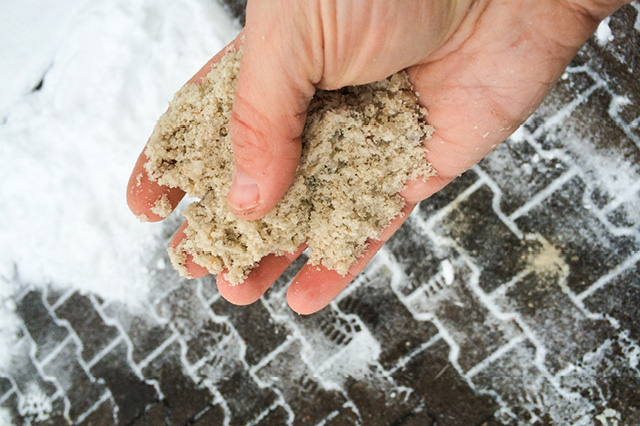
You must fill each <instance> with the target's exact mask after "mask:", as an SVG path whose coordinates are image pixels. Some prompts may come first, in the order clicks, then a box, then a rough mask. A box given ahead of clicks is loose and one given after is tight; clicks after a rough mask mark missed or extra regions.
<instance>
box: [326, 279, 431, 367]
mask: <svg viewBox="0 0 640 426" xmlns="http://www.w3.org/2000/svg"><path fill="white" fill-rule="evenodd" d="M384 275H385V274H384V272H380V273H375V274H373V276H374V278H372V279H369V280H367V281H365V282H363V283H362V284H360V285H359V286H358V287H357V288H356V290H355V291H353V292H351V293H349V294H348V296H346V297H344V298H342V299H341V300H340V302H339V303H338V306H339V308H340V310H342V311H343V312H345V313H349V314H355V315H358V317H359V318H360V320H361V321H362V322H363V323H364V325H365V326H366V327H367V329H368V330H369V331H370V332H371V334H372V335H373V336H374V337H375V339H376V340H377V341H378V342H381V353H380V357H379V359H378V360H379V362H380V364H381V365H382V366H383V367H385V368H389V367H391V366H392V365H393V364H395V363H396V362H397V360H398V359H399V358H402V357H403V356H405V355H406V354H408V353H409V352H411V351H412V350H414V349H415V348H416V347H418V346H420V345H421V344H422V343H424V342H426V341H428V340H429V339H431V338H432V337H433V336H435V335H436V334H437V332H438V331H437V329H436V327H435V326H434V325H433V324H432V323H430V322H425V321H417V320H416V319H415V318H414V317H413V315H412V314H411V312H409V311H408V310H407V308H406V307H405V305H404V304H402V303H401V302H400V300H398V298H397V296H396V295H395V294H394V293H393V291H392V290H391V287H390V283H389V280H388V279H385V277H384ZM398 330H403V332H402V333H399V332H398Z"/></svg>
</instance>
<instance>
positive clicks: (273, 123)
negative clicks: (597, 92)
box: [127, 0, 626, 314]
mask: <svg viewBox="0 0 640 426" xmlns="http://www.w3.org/2000/svg"><path fill="white" fill-rule="evenodd" d="M624 3H626V2H623V1H608V2H606V1H601V2H597V1H592V2H589V1H583V0H573V1H570V0H528V1H518V2H514V1H510V0H502V1H499V0H484V1H483V0H477V1H473V0H452V1H449V2H442V1H425V0H415V1H407V2H396V1H393V0H380V1H375V2H366V3H365V2H361V1H357V0H345V1H342V0H341V1H317V2H314V1H311V2H296V1H293V0H280V1H275V0H271V1H268V2H267V1H249V4H248V7H247V25H246V27H245V29H244V30H243V31H242V33H241V34H240V35H239V36H238V38H237V39H236V40H235V41H234V42H233V43H232V44H234V45H235V46H239V45H240V44H241V43H242V42H241V38H242V37H245V41H244V53H243V60H242V64H241V68H240V75H239V79H238V86H237V91H236V97H235V101H234V109H233V112H232V116H231V120H230V132H231V139H232V143H233V151H234V158H235V166H236V171H235V174H234V182H233V185H232V188H231V190H230V193H229V197H228V202H229V206H230V208H231V209H232V211H234V213H236V214H237V215H238V216H239V217H241V218H244V219H257V218H260V217H262V216H264V215H265V214H266V213H268V212H269V211H270V210H271V209H272V208H273V207H274V206H275V205H276V204H277V202H278V201H279V200H280V198H281V197H282V195H283V194H284V192H285V191H286V190H287V188H288V187H289V185H290V184H291V182H292V180H293V176H294V174H295V170H296V167H297V165H298V161H299V156H300V147H301V145H300V134H301V133H302V128H303V125H304V120H305V117H306V109H307V107H308V104H309V100H310V99H311V97H312V96H313V93H314V91H315V89H316V88H321V89H336V88H339V87H343V86H346V85H352V84H365V83H369V82H373V81H377V80H380V79H382V78H385V77H387V76H388V75H390V74H393V73H394V72H396V71H399V70H401V69H406V70H407V73H408V75H409V78H410V80H411V81H412V83H413V85H414V88H415V89H416V91H417V92H419V93H420V102H421V104H422V105H423V106H424V107H426V108H427V110H428V121H429V123H430V124H431V125H433V126H434V127H435V129H436V133H435V134H434V135H433V137H432V139H431V140H429V141H428V142H426V146H427V149H428V151H429V152H428V154H427V160H428V161H429V162H430V163H431V164H432V165H433V167H434V169H435V170H436V171H437V175H436V176H435V177H432V178H430V179H429V180H427V181H426V182H424V181H422V180H416V181H414V182H410V183H409V184H408V185H407V188H406V189H405V190H404V191H403V192H402V193H401V195H402V196H403V197H404V198H405V200H406V206H405V208H404V210H403V213H402V214H401V215H400V216H399V217H398V218H396V219H395V220H394V221H393V222H392V223H391V225H390V226H389V227H388V228H387V229H385V231H384V232H383V233H382V235H381V237H380V239H379V240H375V241H370V242H369V247H368V249H367V251H366V252H365V253H364V255H363V256H362V257H361V258H360V259H359V260H358V262H357V263H356V264H355V265H353V266H352V268H351V269H350V271H349V273H348V274H347V275H346V276H344V277H343V276H341V275H339V274H337V273H336V272H335V271H330V270H327V269H326V268H323V267H321V266H320V267H318V266H316V265H314V266H310V265H305V266H303V268H302V269H301V271H300V272H299V273H298V275H297V276H296V277H295V278H294V280H293V282H292V283H291V285H290V287H289V290H288V293H287V300H288V303H289V305H290V306H291V308H292V309H293V310H294V311H296V312H299V313H305V314H307V313H312V312H316V311H318V310H320V309H322V308H323V307H324V306H326V305H327V304H328V303H329V302H331V300H333V299H334V298H335V297H336V296H337V295H338V294H339V293H340V292H341V291H342V290H343V289H344V288H345V287H346V286H347V284H348V283H349V282H350V281H351V280H352V279H353V278H354V277H355V275H357V273H359V272H360V271H361V270H362V269H363V268H364V266H366V264H367V263H368V261H369V260H370V259H371V258H372V257H373V255H374V254H375V253H376V252H377V250H378V249H379V248H380V247H381V246H382V244H384V242H385V241H386V240H387V239H388V238H390V236H391V235H392V234H393V232H395V230H397V229H398V227H399V226H400V225H401V224H402V222H403V221H404V220H405V219H406V217H407V216H408V214H409V213H410V212H411V210H412V209H413V207H414V206H415V204H416V203H417V202H419V201H421V200H423V199H425V198H427V197H429V196H430V195H432V194H433V193H435V192H436V191H438V190H440V189H441V188H442V187H444V186H445V185H446V184H447V183H449V182H450V181H451V180H452V179H453V178H455V177H457V176H458V175H460V174H461V173H462V172H464V171H465V170H466V169H468V168H469V167H471V166H472V165H474V164H475V163H476V162H478V161H479V160H480V159H482V158H483V157H484V156H485V155H486V154H487V153H489V152H490V151H491V150H492V149H493V148H494V147H495V146H496V145H497V144H498V143H500V142H502V141H503V140H505V139H506V138H507V137H508V136H509V135H510V134H511V133H513V132H514V131H515V130H516V129H517V128H518V126H519V125H520V124H522V122H524V121H525V120H526V119H527V117H528V116H529V115H530V114H531V113H532V112H533V111H534V110H535V109H536V108H537V107H538V105H539V104H540V103H541V102H542V100H543V98H544V97H545V96H546V94H547V93H548V92H549V90H550V89H551V87H552V86H553V84H554V83H555V81H556V80H557V79H558V77H559V76H560V75H561V74H562V72H563V71H564V69H565V67H566V65H567V64H568V63H569V61H570V60H571V58H572V57H573V56H574V55H575V53H576V52H577V50H578V49H579V48H580V46H581V45H582V44H583V43H584V42H585V41H586V39H587V38H588V37H589V36H590V35H591V34H592V33H593V31H594V30H595V28H596V27H597V25H598V23H599V21H600V20H601V19H603V18H605V17H606V16H607V15H608V14H610V13H612V12H613V11H614V10H616V9H617V8H618V7H620V6H621V5H623V4H624ZM223 52H224V50H223ZM223 52H221V53H219V54H218V55H216V56H215V57H214V58H213V59H212V60H211V61H210V62H209V63H208V64H207V65H205V66H204V67H203V68H202V69H201V70H200V71H199V72H198V73H197V74H196V75H195V76H194V77H193V78H192V79H191V80H190V81H191V82H196V83H198V82H199V81H200V79H201V78H202V77H203V76H204V75H206V74H207V73H208V72H209V70H210V68H211V63H213V62H215V61H217V60H219V58H220V57H221V56H222V55H223ZM274 106H276V107H274ZM145 160H146V158H145V156H144V154H141V156H140V158H139V159H138V162H137V164H136V167H135V169H134V172H133V174H132V178H131V180H130V182H129V188H128V192H127V196H128V202H129V206H130V208H131V210H132V211H133V212H134V213H135V214H137V215H141V214H144V215H145V216H146V217H147V218H149V219H150V220H152V221H156V220H160V219H161V217H160V216H158V215H156V214H154V213H153V212H152V211H151V208H152V206H153V205H154V203H155V201H156V200H157V199H159V198H160V197H161V196H162V195H163V194H167V195H168V198H169V200H170V202H171V205H172V206H173V207H174V208H175V206H176V205H177V204H178V202H179V201H180V199H182V197H183V196H184V193H183V192H182V191H181V190H179V189H170V188H167V187H163V186H159V185H158V184H157V183H155V182H151V181H150V180H149V179H148V178H147V177H146V176H147V175H146V171H145V170H144V162H145ZM139 176H141V178H140V181H138V177H139ZM185 226H186V223H185V225H183V227H182V228H181V229H180V230H179V231H178V232H177V233H176V235H175V236H174V238H173V240H172V243H171V245H172V246H174V247H175V246H177V244H178V242H179V241H180V240H181V239H182V238H184V233H183V230H184V227H185ZM303 249H304V247H301V248H300V249H299V250H298V252H297V253H292V254H288V255H285V256H280V257H278V256H273V255H271V256H267V257H266V258H264V259H263V260H262V261H261V262H260V265H259V266H258V267H256V268H255V269H254V270H253V271H252V272H251V274H250V275H249V277H248V278H247V279H246V280H245V282H244V283H243V284H241V285H238V286H231V285H229V283H228V282H226V280H225V279H224V278H223V277H222V276H218V280H217V281H218V288H219V290H220V292H221V294H222V296H223V297H225V298H226V299H227V300H229V301H230V302H232V303H236V304H248V303H252V302H254V301H255V300H257V299H258V298H259V297H260V296H261V295H262V294H263V293H264V292H265V291H266V290H267V288H268V287H269V286H270V285H271V284H272V283H273V282H274V281H275V280H276V279H277V277H278V276H279V275H280V274H281V273H282V272H283V271H284V270H285V269H286V268H287V266H288V265H289V264H290V263H291V262H293V261H294V260H295V259H296V258H297V257H298V256H299V254H300V253H301V252H302V250H303ZM185 266H186V267H187V269H188V270H189V272H190V274H191V275H192V276H194V277H199V276H204V275H206V273H207V271H206V269H205V268H203V267H201V266H199V265H197V264H195V263H194V262H193V261H192V260H191V259H188V260H187V263H186V265H185Z"/></svg>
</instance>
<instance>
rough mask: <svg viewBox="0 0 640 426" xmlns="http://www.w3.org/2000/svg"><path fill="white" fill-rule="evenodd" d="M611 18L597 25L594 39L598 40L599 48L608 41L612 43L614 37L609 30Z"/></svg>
mask: <svg viewBox="0 0 640 426" xmlns="http://www.w3.org/2000/svg"><path fill="white" fill-rule="evenodd" d="M610 20H611V18H609V17H607V18H605V19H604V20H603V21H602V22H600V25H598V29H597V30H596V39H597V40H598V44H599V45H600V46H604V45H605V44H607V43H608V42H610V41H613V39H614V36H613V34H612V32H611V28H610V27H609V21H610Z"/></svg>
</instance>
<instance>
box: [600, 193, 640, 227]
mask: <svg viewBox="0 0 640 426" xmlns="http://www.w3.org/2000/svg"><path fill="white" fill-rule="evenodd" d="M606 218H607V220H608V221H609V222H610V223H611V224H612V225H613V226H616V227H619V228H635V229H636V230H640V190H638V191H636V192H635V193H634V194H630V196H629V198H628V199H627V200H625V201H624V202H622V203H621V204H620V205H619V206H618V207H617V208H615V209H613V210H611V211H610V212H609V213H607V214H606Z"/></svg>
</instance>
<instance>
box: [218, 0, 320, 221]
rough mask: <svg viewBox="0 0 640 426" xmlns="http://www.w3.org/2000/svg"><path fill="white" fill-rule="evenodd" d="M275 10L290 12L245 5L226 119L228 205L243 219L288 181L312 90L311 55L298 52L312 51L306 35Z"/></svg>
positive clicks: (264, 206)
mask: <svg viewBox="0 0 640 426" xmlns="http://www.w3.org/2000/svg"><path fill="white" fill-rule="evenodd" d="M296 3H298V2H296ZM300 3H305V2H300ZM283 9H284V10H283ZM276 15H278V16H276ZM280 15H288V17H289V18H288V19H289V20H292V19H293V18H294V16H295V13H292V12H291V11H290V10H289V11H287V9H286V8H278V7H276V5H274V4H273V3H272V2H249V4H248V7H247V25H246V27H245V33H246V36H245V42H244V48H243V49H244V51H243V58H242V63H241V66H240V73H239V75H238V83H237V86H236V94H235V98H234V102H233V110H232V112H231V118H230V121H229V132H230V135H231V142H232V146H233V157H234V161H235V169H234V176H233V183H232V185H231V188H230V190H229V194H228V197H227V202H228V204H229V207H230V208H231V211H232V212H233V213H235V214H236V215H237V216H239V217H241V218H243V219H258V218H260V217H262V216H264V215H265V214H267V213H268V212H269V211H271V209H273V208H274V207H275V205H276V204H277V203H278V202H279V201H280V199H281V198H282V196H283V195H284V193H285V192H286V191H287V189H288V188H289V186H290V185H291V183H292V182H293V178H294V176H295V172H296V169H297V167H298V163H299V161H300V151H301V143H300V135H301V133H302V129H303V127H304V122H305V119H306V114H307V108H308V106H309V101H310V100H311V97H312V96H313V94H314V91H315V87H314V84H313V83H312V81H316V80H314V78H313V63H314V61H313V60H312V59H313V55H312V54H309V55H308V56H306V57H305V54H304V53H301V52H311V51H312V49H311V48H310V47H309V45H310V43H308V40H310V38H309V37H305V35H304V34H296V27H297V28H300V27H299V26H298V25H296V23H295V22H288V21H287V16H280ZM298 16H300V15H298ZM302 16H304V15H302ZM305 28H308V27H305ZM297 32H298V33H299V31H297Z"/></svg>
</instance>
